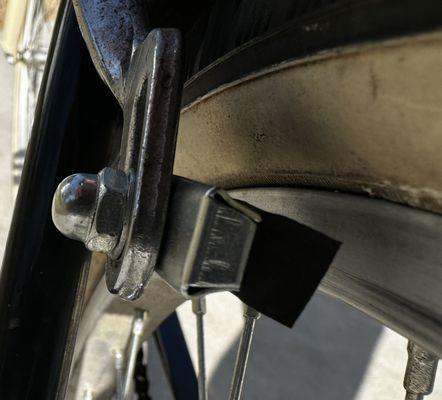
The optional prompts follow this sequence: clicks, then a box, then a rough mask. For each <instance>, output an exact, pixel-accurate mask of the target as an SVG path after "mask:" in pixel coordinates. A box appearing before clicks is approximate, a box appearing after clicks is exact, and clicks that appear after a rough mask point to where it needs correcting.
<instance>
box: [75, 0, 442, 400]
mask: <svg viewBox="0 0 442 400" xmlns="http://www.w3.org/2000/svg"><path fill="white" fill-rule="evenodd" d="M289 3H290V4H289ZM167 6H170V4H168V5H166V6H164V7H163V6H162V5H160V4H155V3H154V5H152V8H151V9H150V11H151V12H152V14H151V16H152V21H153V22H152V23H153V24H155V23H158V24H160V23H163V22H164V23H165V24H166V25H168V24H170V25H172V26H175V25H178V26H180V24H181V26H180V27H182V28H183V30H184V32H185V34H186V35H187V36H186V37H187V40H188V42H187V47H188V54H190V56H189V58H188V60H187V64H188V65H187V72H188V77H189V79H188V81H187V83H186V85H185V90H184V95H183V96H184V108H183V110H182V115H181V126H180V134H179V142H178V147H177V157H176V163H175V172H176V173H177V174H178V175H182V176H186V177H189V178H192V179H195V180H199V181H203V182H208V183H211V184H216V185H220V186H223V187H230V188H244V187H249V189H241V190H237V191H234V193H235V194H236V195H237V196H238V197H239V198H241V199H244V200H247V201H249V202H251V203H252V204H255V205H257V206H260V207H262V208H264V209H267V210H270V211H273V212H277V213H279V214H283V215H286V216H290V217H291V218H294V219H297V220H300V221H302V222H304V223H306V224H307V225H309V226H313V227H317V228H318V229H320V230H323V231H324V229H325V231H327V229H329V230H328V231H327V232H330V235H331V236H333V237H338V238H342V241H343V242H344V243H346V244H347V246H348V247H347V249H346V250H342V252H341V253H340V256H338V258H337V259H336V260H335V264H334V266H333V267H332V268H331V270H330V272H329V273H328V275H327V276H326V278H325V279H324V281H323V284H322V290H323V291H325V292H326V293H328V294H331V295H332V296H335V297H338V298H340V299H342V300H344V301H345V302H347V303H349V304H351V305H353V306H356V307H357V308H359V309H361V310H363V311H364V312H366V313H367V314H368V315H370V316H372V317H375V318H377V319H378V320H380V321H381V322H382V323H384V324H385V325H387V326H390V327H392V328H394V329H395V330H397V331H399V332H400V333H402V334H403V335H405V336H406V337H408V338H411V339H413V340H416V341H417V342H418V343H421V344H423V345H424V346H425V347H426V348H428V349H431V351H432V352H433V353H435V354H437V355H440V354H441V348H440V343H439V337H440V333H441V326H440V321H441V316H440V311H439V307H438V304H439V303H440V296H439V294H438V289H437V282H438V281H439V279H441V276H439V267H438V265H439V264H440V259H441V254H440V253H439V250H438V249H436V248H437V247H438V246H437V244H436V242H437V237H439V236H440V232H439V230H438V226H439V222H438V221H440V216H439V215H438V213H440V186H439V185H440V182H441V179H440V176H439V173H438V172H435V170H434V166H436V165H438V164H439V156H438V154H440V150H441V142H440V138H438V134H437V131H438V127H439V126H440V120H439V119H438V117H437V116H436V115H435V114H434V111H435V110H437V109H438V108H439V106H440V101H441V99H440V96H439V95H438V94H437V93H435V92H434V91H433V90H431V87H432V85H433V82H434V81H435V79H437V78H436V76H437V73H436V70H435V66H438V65H440V63H441V60H440V59H439V58H438V57H439V56H438V54H440V51H439V50H438V49H440V46H441V34H440V32H439V31H438V28H439V26H440V22H439V21H440V15H439V13H440V12H441V9H440V6H439V5H438V4H436V3H435V2H431V1H428V2H426V3H425V4H420V5H419V6H417V5H416V3H415V2H412V1H410V2H396V1H358V2H350V1H345V2H339V1H337V2H311V3H310V2H279V3H277V4H273V5H269V2H259V3H255V4H254V5H253V6H251V5H250V3H248V2H240V3H235V4H233V3H232V4H226V3H222V4H221V3H217V2H214V5H213V3H212V4H211V6H210V7H207V8H203V9H202V10H201V9H199V11H198V13H197V14H196V16H195V18H194V19H192V20H190V22H189V21H188V20H187V21H186V23H184V22H183V21H182V20H181V19H180V18H179V17H178V15H179V13H180V11H181V9H180V7H179V6H177V10H174V9H173V8H171V10H172V11H170V12H169V14H167V13H166V15H167V18H170V19H166V17H165V16H164V15H165V14H163V13H164V10H165V8H167ZM187 6H188V5H186V7H187ZM264 11H265V12H264ZM156 18H157V19H156ZM226 21H228V22H226ZM436 68H437V67H436ZM422 71H425V73H422ZM405 82H406V83H407V84H408V85H405ZM416 131H418V132H420V135H419V137H417V136H416V134H415V133H416ZM405 160H406V161H405ZM422 160H425V161H424V162H423V161H422ZM281 185H284V186H291V187H297V188H292V189H289V188H278V186H281ZM263 186H276V187H275V188H273V189H270V188H263ZM306 187H310V188H316V189H318V188H321V189H327V190H330V192H329V193H327V192H322V191H317V190H316V191H315V190H312V189H306ZM336 190H339V191H344V192H348V193H351V192H352V193H356V194H359V195H360V194H366V195H369V197H367V198H366V197H360V196H358V195H355V194H353V195H351V194H343V193H335V191H336ZM376 198H377V199H376ZM382 199H387V200H392V201H394V202H396V203H403V204H406V205H411V206H414V207H419V208H421V209H424V210H428V211H430V212H427V211H422V210H418V209H411V208H408V207H406V206H401V205H394V204H393V203H388V202H386V201H385V200H382ZM339 221H346V222H345V223H340V222H339ZM384 228H385V229H384ZM417 237H420V238H425V240H416V238H417ZM415 246H416V247H415ZM427 246H428V247H427ZM347 251H348V252H347ZM417 254H419V257H420V256H422V255H423V254H425V257H424V259H422V260H419V261H418V258H419V257H417ZM159 286H160V287H161V285H160V284H159ZM98 288H100V286H98ZM166 292H167V290H166V289H164V288H162V289H158V291H157V292H156V291H155V288H151V292H149V293H147V294H146V297H145V298H144V299H143V300H141V301H140V302H139V303H138V304H137V305H136V306H135V307H138V308H143V309H147V310H149V317H150V318H151V320H150V321H148V327H147V328H146V334H149V333H151V332H152V331H153V330H154V329H155V328H156V327H157V326H158V324H159V322H160V321H161V320H162V319H163V318H164V317H165V315H167V314H168V313H170V312H171V311H172V310H173V309H174V308H175V307H176V306H177V304H178V303H179V302H180V300H179V299H177V298H176V297H175V296H174V295H173V294H171V295H170V296H171V297H170V299H169V301H170V308H168V307H167V304H168V302H169V301H168V300H167V298H163V299H162V300H163V301H162V302H161V305H153V304H151V303H150V301H152V302H153V301H154V300H153V299H152V298H151V297H150V296H154V295H153V294H152V293H157V294H158V295H159V293H163V294H164V293H166ZM97 296H98V295H97ZM165 296H166V295H165ZM109 301H110V300H109ZM143 301H144V302H145V303H143ZM91 307H92V308H93V306H91ZM128 307H129V306H128ZM129 308H130V307H129ZM166 309H167V310H166ZM154 310H157V312H158V314H157V313H156V312H155V311H154ZM86 315H87V314H86ZM85 320H87V318H86V319H85ZM84 329H85V328H82V330H81V332H82V333H81V334H80V338H83V339H80V343H82V340H85V339H84V338H85V336H87V334H85V333H84V332H85V330H84ZM80 348H81V345H80ZM109 354H110V353H109V352H108V359H107V364H109V362H111V361H110V360H111V356H109ZM85 363H86V364H87V361H85ZM104 364H106V363H104ZM85 368H86V370H87V367H85ZM108 372H109V371H108ZM112 373H113V372H112V371H110V372H109V373H108V374H107V377H108V378H109V381H108V382H110V381H112ZM86 375H88V373H86ZM100 376H103V375H100ZM90 377H91V376H90ZM91 379H92V380H93V378H92V377H91ZM105 381H106V380H103V381H102V382H101V383H102V384H103V387H106V384H105ZM92 387H97V386H94V385H92ZM81 390H84V388H82V389H81ZM100 390H101V389H99V390H98V391H99V392H100ZM103 390H104V389H103ZM100 393H101V392H100Z"/></svg>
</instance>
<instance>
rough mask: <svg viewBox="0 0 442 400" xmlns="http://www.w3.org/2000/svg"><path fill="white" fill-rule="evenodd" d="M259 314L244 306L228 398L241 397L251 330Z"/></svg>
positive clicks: (250, 342)
mask: <svg viewBox="0 0 442 400" xmlns="http://www.w3.org/2000/svg"><path fill="white" fill-rule="evenodd" d="M260 316H261V314H260V313H259V312H258V311H256V310H254V309H253V308H251V307H248V306H246V307H245V310H244V318H245V324H244V329H243V332H242V335H241V340H240V342H239V347H238V353H237V355H236V361H235V369H234V371H233V379H232V384H231V386H230V394H229V400H239V399H240V398H241V391H242V387H243V383H244V376H245V373H246V366H247V360H248V358H249V353H250V346H251V344H252V337H253V331H254V330H255V323H256V320H257V319H258V318H259V317H260Z"/></svg>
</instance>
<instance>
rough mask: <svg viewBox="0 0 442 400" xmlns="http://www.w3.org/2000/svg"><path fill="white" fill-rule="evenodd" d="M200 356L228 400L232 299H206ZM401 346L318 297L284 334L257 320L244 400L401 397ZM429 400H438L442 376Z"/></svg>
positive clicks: (5, 188)
mask: <svg viewBox="0 0 442 400" xmlns="http://www.w3.org/2000/svg"><path fill="white" fill-rule="evenodd" d="M12 90H13V67H11V66H9V65H8V64H6V62H5V60H4V58H3V57H0V93H1V95H2V96H1V102H0V171H2V174H0V256H2V255H3V250H4V246H5V243H6V237H7V231H8V227H9V221H10V216H11V212H12V204H11V202H12V201H11V200H12V197H11V178H10V177H11V168H10V166H11V146H10V143H11V136H10V131H11V129H10V127H11V114H12V112H11V110H12ZM207 308H208V312H207V314H206V318H205V321H206V352H207V357H208V366H207V367H208V374H209V387H210V392H209V394H210V399H211V400H212V399H226V398H227V395H226V393H227V392H228V387H229V382H230V378H231V374H232V368H233V364H234V359H235V354H236V349H237V345H238V338H239V335H240V331H241V327H242V310H241V304H240V303H239V301H238V300H237V299H236V298H235V297H234V296H232V295H230V294H217V295H212V296H210V297H209V298H208V300H207ZM179 318H180V320H181V322H182V324H183V329H184V334H185V337H186V341H187V343H188V345H189V347H190V350H191V355H192V357H193V360H194V362H196V336H195V335H196V333H195V321H194V316H193V314H192V312H191V307H190V304H184V305H183V306H181V308H180V309H179ZM406 345H407V342H406V340H405V339H404V338H402V337H401V336H399V335H397V334H395V333H394V332H392V331H391V330H389V329H386V328H383V327H382V326H381V325H380V324H378V323H377V322H375V321H373V320H371V319H369V318H367V317H365V316H364V315H362V314H361V313H360V312H358V311H356V310H354V309H352V308H350V307H349V306H347V305H345V304H343V303H340V302H337V301H336V300H333V299H331V298H328V297H326V296H324V295H321V294H317V295H315V296H314V298H313V300H312V301H311V302H310V304H309V305H308V307H307V309H306V310H305V312H304V313H303V315H302V316H301V318H300V319H299V321H298V322H297V324H296V325H295V328H294V329H293V330H290V329H287V328H285V327H283V326H280V325H278V324H277V323H275V322H273V321H271V320H269V319H267V318H265V317H263V318H261V319H260V320H259V321H258V323H257V326H256V333H255V338H254V341H253V344H252V353H251V356H250V360H249V365H248V369H247V375H246V379H245V387H244V396H243V398H244V399H252V400H262V399H272V400H273V399H274V400H289V399H294V400H402V399H403V398H404V390H403V389H402V379H403V373H404V370H405V365H406V357H407V352H406ZM150 349H151V351H150V353H149V358H150V361H151V362H150V368H149V374H150V381H151V395H152V398H153V399H154V400H166V399H171V393H170V391H169V390H168V387H167V385H166V383H165V378H164V374H163V372H162V371H161V368H160V367H159V364H160V363H159V359H158V354H157V352H156V350H155V347H154V346H150ZM428 399H430V400H436V399H442V376H441V373H440V371H439V374H438V377H437V380H436V388H435V391H434V392H433V395H432V396H429V397H428Z"/></svg>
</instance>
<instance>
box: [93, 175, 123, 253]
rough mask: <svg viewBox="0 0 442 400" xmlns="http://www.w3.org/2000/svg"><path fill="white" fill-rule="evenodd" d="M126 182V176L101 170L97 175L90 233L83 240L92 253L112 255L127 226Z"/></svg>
mask: <svg viewBox="0 0 442 400" xmlns="http://www.w3.org/2000/svg"><path fill="white" fill-rule="evenodd" d="M128 201H129V180H128V177H127V176H126V174H125V173H124V172H122V171H118V170H115V169H112V168H104V169H103V170H101V171H100V172H99V174H98V191H97V197H96V202H95V210H94V211H95V212H94V217H93V220H92V225H91V229H90V230H89V232H88V235H87V238H86V240H85V244H86V247H87V248H88V249H89V250H91V251H98V252H101V253H111V252H112V251H113V250H114V249H115V247H116V246H117V244H118V242H119V240H120V236H121V234H122V232H123V230H124V226H125V224H127V218H128V208H129V207H128Z"/></svg>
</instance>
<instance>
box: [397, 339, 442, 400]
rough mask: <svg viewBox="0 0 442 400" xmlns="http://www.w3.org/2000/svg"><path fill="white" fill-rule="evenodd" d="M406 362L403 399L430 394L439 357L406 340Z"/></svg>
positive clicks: (409, 399)
mask: <svg viewBox="0 0 442 400" xmlns="http://www.w3.org/2000/svg"><path fill="white" fill-rule="evenodd" d="M407 350H408V363H407V369H406V371H405V377H404V388H405V390H406V391H407V395H406V398H405V400H411V399H423V398H424V396H426V395H429V394H431V392H432V391H433V386H434V379H435V378H436V371H437V364H438V363H439V358H438V357H437V356H435V355H434V354H432V353H430V352H428V351H427V350H425V349H424V348H422V347H421V346H419V345H417V344H416V343H413V342H411V341H410V342H408V349H407Z"/></svg>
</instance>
